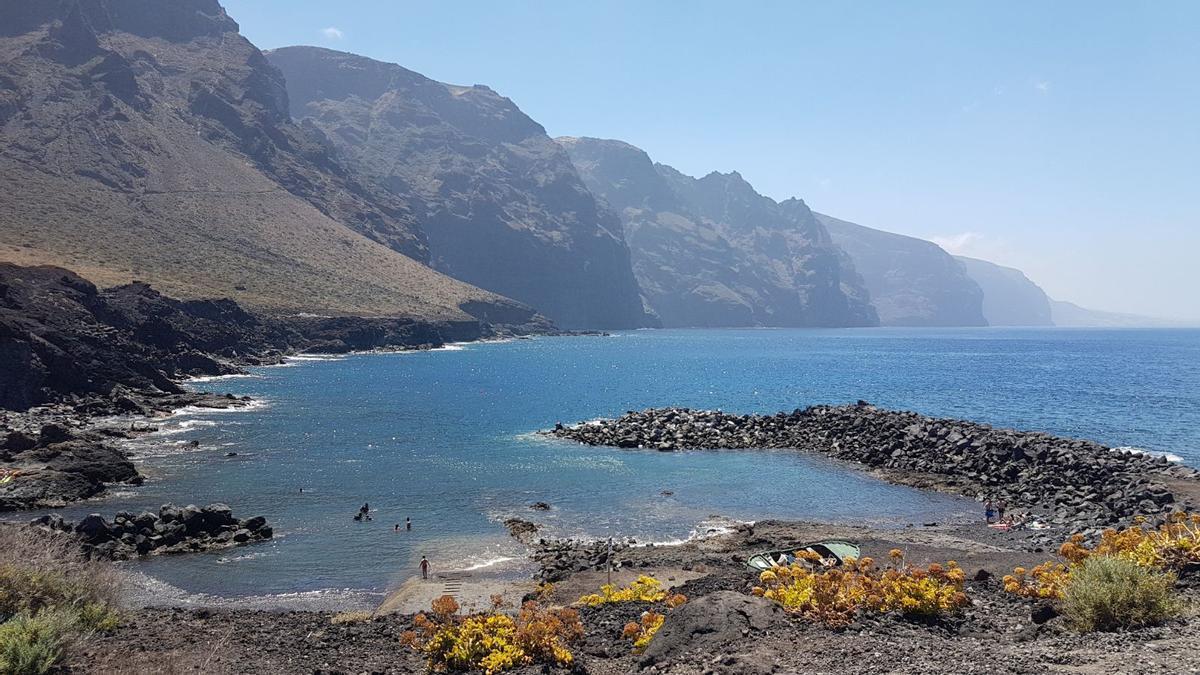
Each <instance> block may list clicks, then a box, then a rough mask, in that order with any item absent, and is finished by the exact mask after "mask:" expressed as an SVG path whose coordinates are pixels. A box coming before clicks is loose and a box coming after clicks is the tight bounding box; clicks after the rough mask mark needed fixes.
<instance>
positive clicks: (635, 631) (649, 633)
mask: <svg viewBox="0 0 1200 675" xmlns="http://www.w3.org/2000/svg"><path fill="white" fill-rule="evenodd" d="M666 620H667V617H665V616H663V615H662V614H659V613H658V612H642V618H641V621H630V622H629V623H627V624H625V630H624V631H622V633H621V634H622V635H623V636H624V637H626V638H630V639H632V640H633V651H634V653H637V654H640V653H642V652H643V651H645V650H646V647H648V646H650V640H651V638H653V637H654V634H655V633H657V632H658V629H659V628H662V625H663V622H664V621H666Z"/></svg>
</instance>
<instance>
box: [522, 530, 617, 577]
mask: <svg viewBox="0 0 1200 675" xmlns="http://www.w3.org/2000/svg"><path fill="white" fill-rule="evenodd" d="M632 545H633V543H632V542H626V541H614V542H613V546H612V551H613V555H612V558H611V563H612V566H613V569H616V568H617V567H630V566H632V565H633V564H634V563H633V561H632V560H628V559H624V558H623V557H622V556H619V555H618V553H620V552H621V551H624V550H626V549H628V548H629V547H630V546H632ZM530 557H531V558H533V560H534V561H536V562H537V564H538V567H539V568H540V570H541V571H540V572H539V576H540V578H541V580H542V581H548V582H552V583H553V582H558V581H562V580H563V579H566V578H567V577H569V576H571V574H573V573H575V572H585V571H587V570H597V571H604V570H606V569H607V567H608V563H609V561H610V558H609V556H608V542H607V541H577V540H574V539H561V540H546V539H542V540H540V541H538V543H537V545H536V546H535V547H533V553H531V554H530Z"/></svg>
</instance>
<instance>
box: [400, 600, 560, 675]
mask: <svg viewBox="0 0 1200 675" xmlns="http://www.w3.org/2000/svg"><path fill="white" fill-rule="evenodd" d="M582 637H583V624H582V623H580V621H579V612H577V611H575V610H573V609H559V610H544V609H542V608H541V607H539V606H538V604H537V603H536V602H532V601H530V602H527V603H525V604H524V605H523V606H522V607H521V610H520V612H518V614H517V616H516V618H513V617H512V616H509V615H508V614H503V613H500V612H496V611H492V612H489V613H479V614H470V615H466V616H462V615H460V614H459V613H458V603H457V602H455V601H454V598H452V597H450V596H448V595H444V596H442V597H440V598H438V599H437V600H435V601H434V602H433V606H432V609H431V612H430V613H429V614H424V613H422V614H418V615H417V616H416V617H414V618H413V629H412V630H408V631H405V632H404V633H403V634H402V635H401V636H400V641H401V643H403V644H405V645H408V646H409V647H411V648H413V649H416V650H418V651H421V652H423V653H424V654H425V655H426V656H427V657H428V658H429V670H430V671H432V672H435V673H444V672H455V671H468V670H482V671H483V672H485V673H488V675H493V674H494V673H499V672H502V671H505V670H509V669H512V668H516V667H519V666H524V665H530V664H535V663H544V664H554V665H558V666H569V665H571V664H572V663H573V662H574V656H573V655H572V654H571V651H570V649H569V648H568V646H569V645H570V644H571V643H572V642H575V641H577V640H579V639H580V638H582Z"/></svg>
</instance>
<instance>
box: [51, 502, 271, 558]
mask: <svg viewBox="0 0 1200 675" xmlns="http://www.w3.org/2000/svg"><path fill="white" fill-rule="evenodd" d="M30 526H32V527H41V528H46V529H49V530H53V531H56V532H67V533H71V534H73V535H74V536H76V537H78V539H79V540H80V543H81V545H82V546H83V549H84V551H85V552H86V553H87V554H88V556H89V557H92V558H101V559H109V560H129V559H131V558H136V557H139V556H145V555H152V554H162V553H193V552H200V551H211V550H216V549H221V548H229V547H232V546H243V545H245V544H250V543H253V542H256V541H263V540H266V539H270V538H271V537H272V536H273V535H274V532H273V530H272V529H271V526H270V525H267V519H266V518H264V517H262V516H255V517H253V518H246V519H244V520H238V519H237V518H234V517H233V512H232V511H231V510H230V508H229V507H228V506H226V505H225V504H209V505H208V506H205V507H203V508H198V507H196V506H194V505H192V504H189V505H187V506H184V507H182V508H181V507H178V506H175V505H174V504H163V506H162V507H161V508H160V509H159V510H158V513H157V514H154V513H152V512H150V511H143V512H141V513H139V514H136V515H135V514H133V513H129V512H128V511H121V512H119V513H117V515H116V517H114V518H113V519H112V521H109V520H107V519H105V518H104V517H103V516H101V515H100V514H98V513H93V514H91V515H88V516H85V517H84V518H83V519H82V520H80V521H79V522H78V523H71V522H68V521H65V520H63V518H62V516H59V515H58V514H51V515H46V516H42V517H40V518H37V519H35V520H33V521H32V522H31V523H30Z"/></svg>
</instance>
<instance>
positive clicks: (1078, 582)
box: [1063, 556, 1178, 632]
mask: <svg viewBox="0 0 1200 675" xmlns="http://www.w3.org/2000/svg"><path fill="white" fill-rule="evenodd" d="M1174 585H1175V577H1174V575H1171V574H1167V573H1163V572H1158V571H1155V570H1152V569H1149V568H1146V567H1140V566H1138V564H1137V563H1135V562H1133V561H1131V560H1128V559H1125V558H1115V557H1111V556H1093V557H1090V558H1087V559H1086V560H1084V561H1082V562H1080V563H1078V564H1077V565H1075V566H1073V567H1072V568H1071V578H1070V580H1069V581H1068V582H1067V585H1066V587H1065V588H1064V589H1063V614H1064V615H1066V617H1067V619H1068V620H1069V621H1070V622H1071V624H1072V625H1074V626H1075V627H1076V628H1077V629H1079V630H1081V631H1084V632H1089V631H1096V630H1118V629H1121V628H1136V627H1138V626H1150V625H1154V624H1157V623H1161V622H1162V621H1164V620H1165V619H1168V618H1170V617H1171V616H1173V615H1174V614H1175V613H1176V612H1177V611H1178V604H1177V602H1176V601H1175V599H1174V598H1173V596H1172V593H1171V589H1172V587H1173V586H1174Z"/></svg>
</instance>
